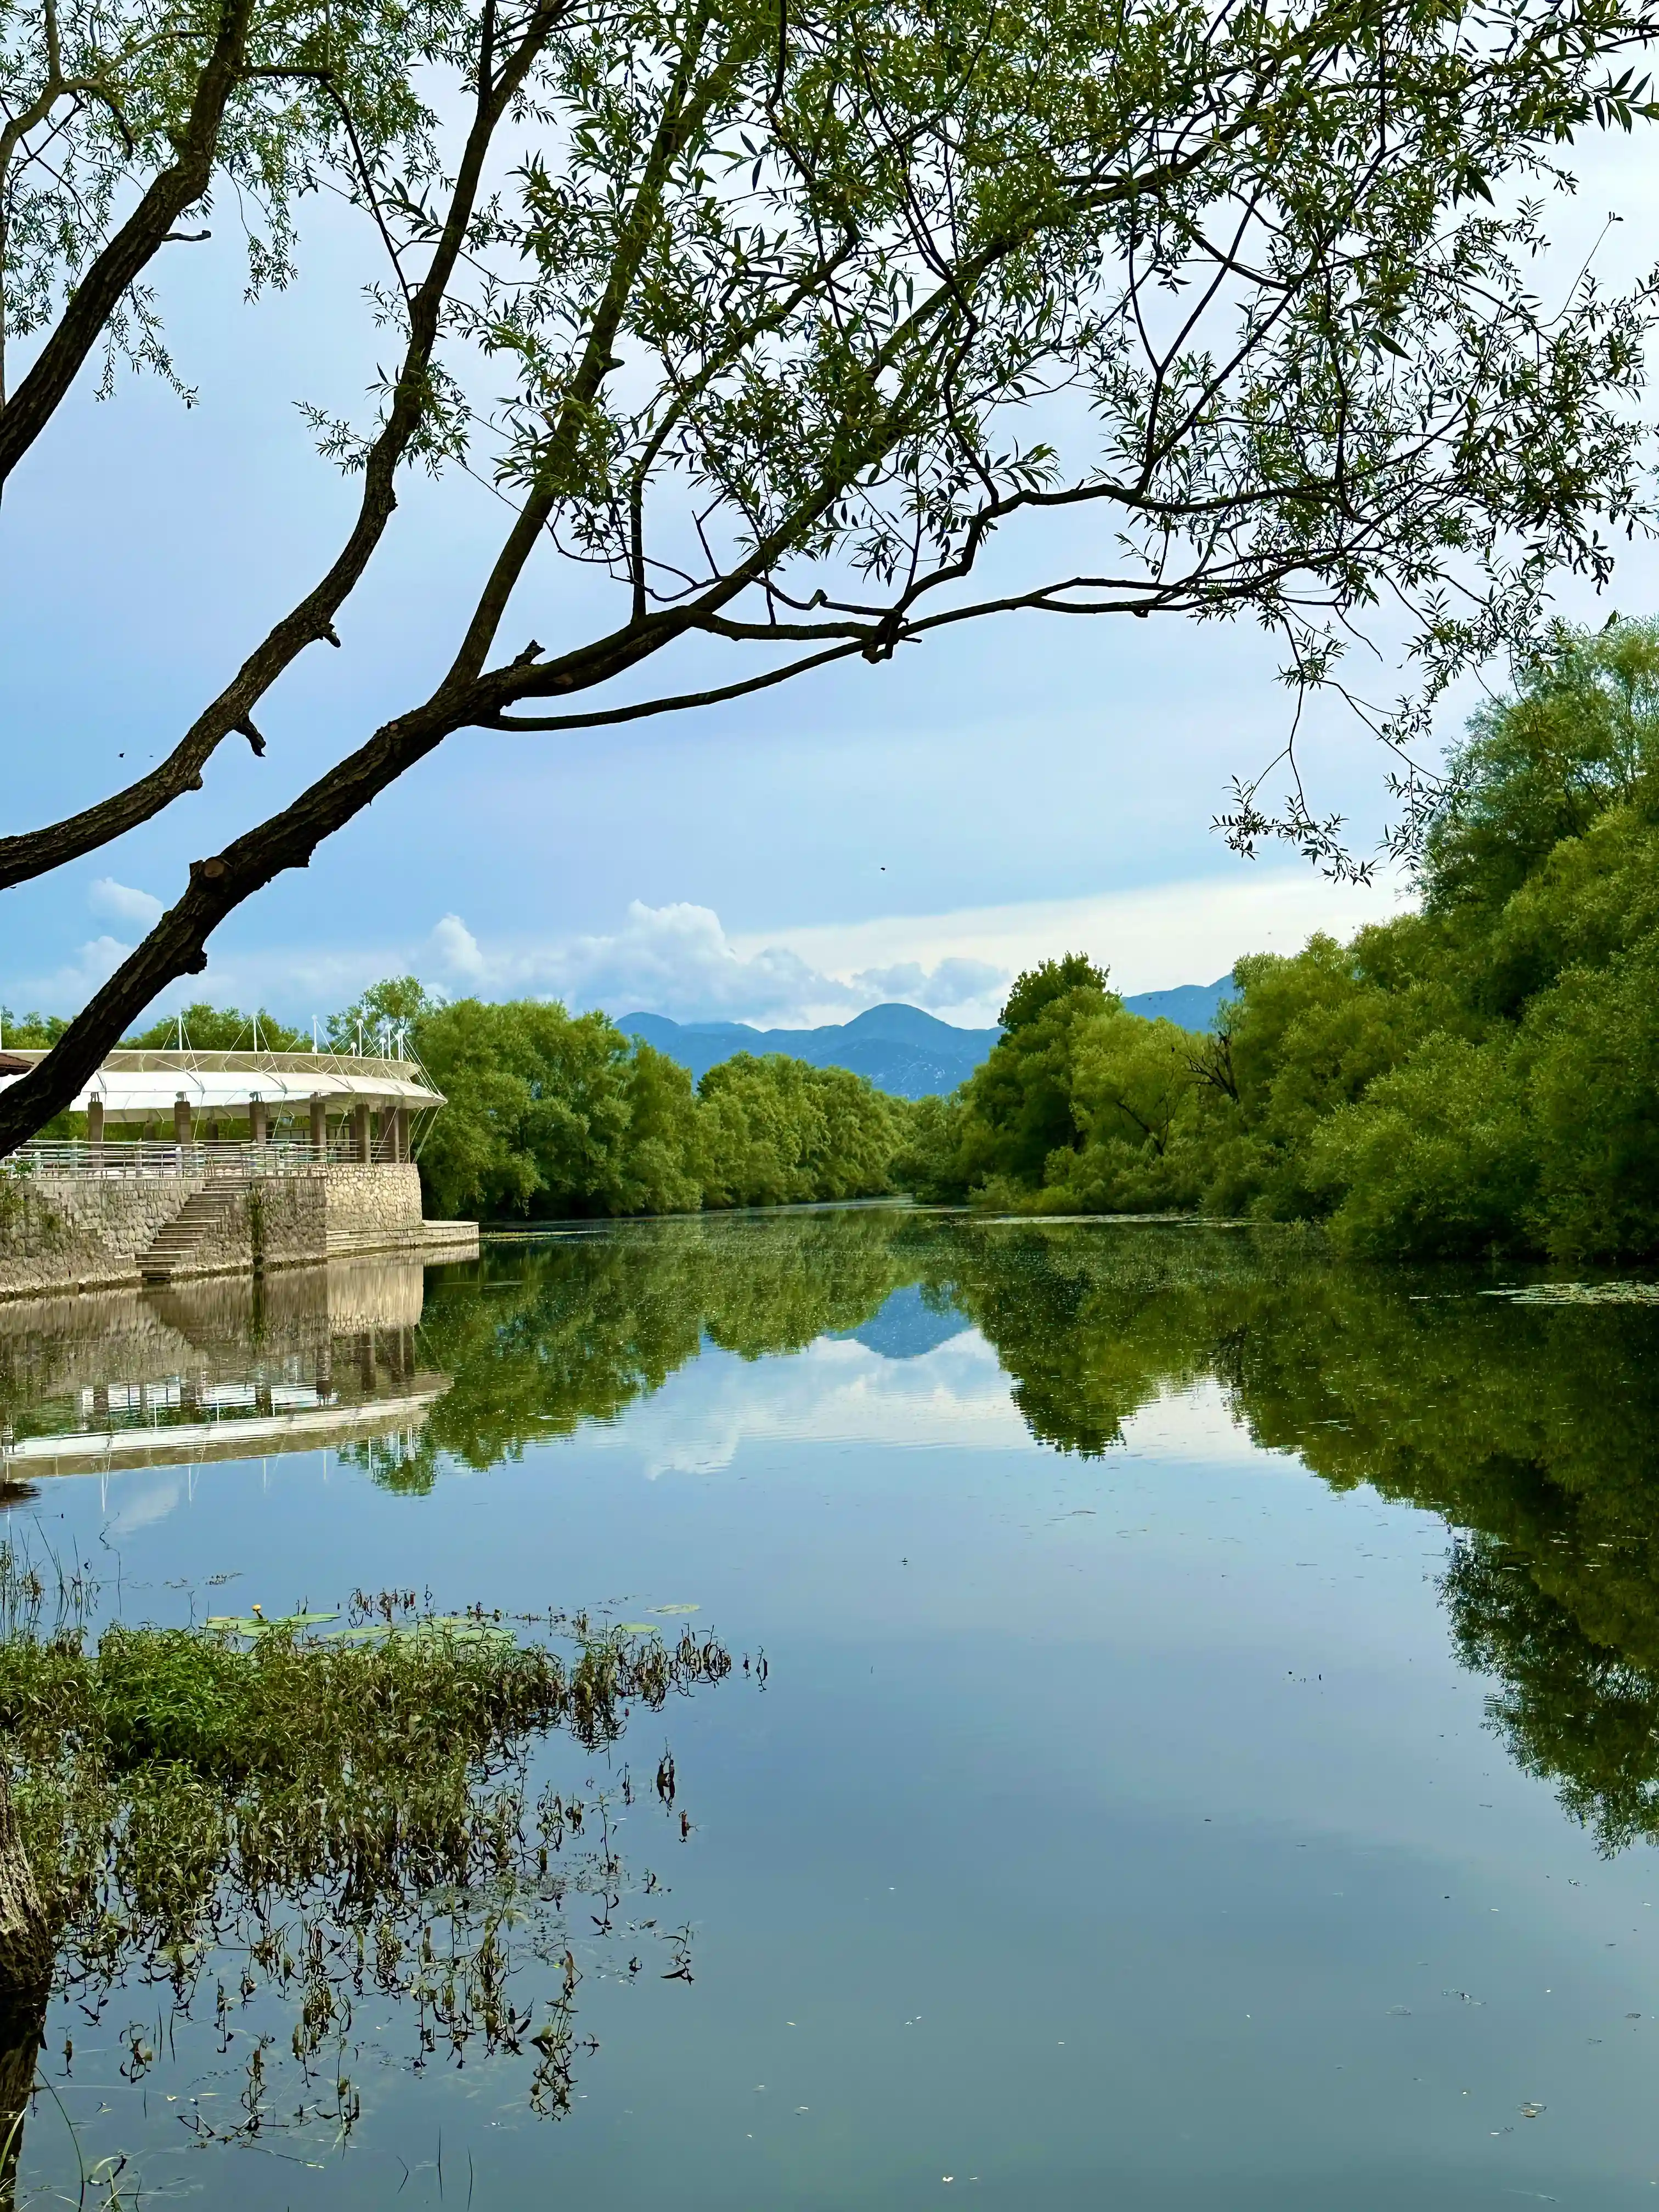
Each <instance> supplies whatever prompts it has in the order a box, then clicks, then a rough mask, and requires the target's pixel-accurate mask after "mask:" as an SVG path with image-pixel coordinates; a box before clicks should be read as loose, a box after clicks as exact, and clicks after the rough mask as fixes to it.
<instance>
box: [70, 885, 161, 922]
mask: <svg viewBox="0 0 1659 2212" xmlns="http://www.w3.org/2000/svg"><path fill="white" fill-rule="evenodd" d="M87 903H88V906H89V907H91V908H92V910H93V912H94V914H100V915H104V916H106V919H107V920H109V921H125V922H131V923H132V924H133V925H134V926H135V927H137V928H140V929H150V928H153V927H154V926H155V923H156V922H158V921H160V920H161V916H162V915H163V914H164V913H165V912H166V911H167V909H166V908H165V907H164V906H163V905H162V903H161V900H160V899H158V898H156V897H155V896H154V895H153V894H152V893H151V892H149V891H141V890H135V889H134V888H133V886H132V885H131V884H118V883H117V882H116V880H115V878H114V877H113V876H100V877H99V878H98V879H97V881H96V882H95V883H94V884H93V885H92V887H91V889H90V890H88V893H87Z"/></svg>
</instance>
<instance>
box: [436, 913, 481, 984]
mask: <svg viewBox="0 0 1659 2212" xmlns="http://www.w3.org/2000/svg"><path fill="white" fill-rule="evenodd" d="M432 949H433V951H434V952H435V955H436V956H437V961H438V965H439V967H440V969H441V970H442V972H443V973H444V974H445V975H449V976H453V977H456V978H458V979H461V980H464V981H468V982H472V981H483V978H484V977H485V975H487V974H488V972H489V963H488V962H487V961H486V960H485V958H484V957H483V951H482V949H481V947H480V946H479V944H478V940H477V938H476V937H475V936H474V935H473V934H472V932H471V930H470V929H469V928H468V927H467V926H466V924H465V922H464V921H462V920H461V917H460V916H459V915H458V914H447V915H445V916H444V918H443V920H442V921H441V922H440V923H439V924H438V926H437V927H436V928H435V930H434V931H433V933H432Z"/></svg>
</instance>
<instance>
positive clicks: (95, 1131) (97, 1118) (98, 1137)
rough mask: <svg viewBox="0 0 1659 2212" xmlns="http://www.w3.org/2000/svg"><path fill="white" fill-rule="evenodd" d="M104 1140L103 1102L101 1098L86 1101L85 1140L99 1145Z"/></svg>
mask: <svg viewBox="0 0 1659 2212" xmlns="http://www.w3.org/2000/svg"><path fill="white" fill-rule="evenodd" d="M103 1141H104V1102H103V1100H102V1099H101V1098H88V1101H87V1142H88V1144H89V1145H101V1144H102V1143H103Z"/></svg>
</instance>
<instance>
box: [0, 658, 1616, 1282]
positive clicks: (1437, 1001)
mask: <svg viewBox="0 0 1659 2212" xmlns="http://www.w3.org/2000/svg"><path fill="white" fill-rule="evenodd" d="M1417 828H1418V838H1417V846H1416V851H1417V876H1418V888H1419V891H1420V893H1421V907H1420V911H1418V912H1414V913H1410V914H1405V915H1400V916H1399V917H1398V918H1397V919H1395V920H1394V921H1389V922H1384V923H1380V924H1376V925H1373V926H1372V927H1368V928H1365V929H1362V930H1361V931H1360V932H1359V933H1358V935H1357V936H1356V937H1355V938H1354V939H1352V942H1351V943H1350V944H1348V945H1339V944H1338V943H1337V942H1336V941H1335V940H1334V939H1332V938H1330V937H1328V936H1325V935H1316V936H1315V937H1314V938H1312V939H1310V942H1309V943H1308V945H1306V946H1305V947H1304V950H1303V951H1300V952H1298V953H1297V954H1294V955H1291V956H1282V955H1279V954H1273V953H1260V954H1252V955H1248V956H1246V957H1244V958H1243V959H1241V960H1240V961H1239V962H1238V963H1237V966H1236V967H1235V969H1234V970H1233V991H1232V995H1231V998H1229V999H1226V1000H1224V1001H1223V1004H1222V1006H1221V1008H1220V1010H1219V1012H1218V1015H1217V1018H1216V1023H1215V1025H1214V1027H1213V1028H1212V1030H1210V1031H1209V1032H1207V1033H1206V1034H1203V1035H1200V1034H1197V1033H1195V1032H1194V1031H1191V1030H1184V1029H1181V1028H1178V1027H1177V1026H1176V1024H1174V1023H1172V1022H1170V1021H1167V1020H1163V1019H1150V1020H1149V1019H1147V1018H1145V1017H1144V1016H1141V1015H1139V1014H1135V1013H1132V1012H1129V1011H1128V1010H1127V1008H1126V1007H1125V1006H1124V1005H1123V1002H1122V1000H1121V998H1120V997H1119V996H1118V995H1117V994H1115V992H1113V991H1112V990H1111V988H1110V987H1109V981H1108V970H1107V969H1104V968H1103V967H1100V966H1097V965H1096V964H1095V963H1094V962H1093V961H1091V959H1089V958H1088V957H1085V955H1083V954H1081V953H1068V954H1067V955H1066V956H1065V957H1063V958H1061V959H1058V960H1049V961H1046V962H1044V963H1042V965H1041V966H1040V967H1038V968H1036V969H1030V970H1028V971H1027V972H1026V973H1025V974H1024V975H1021V976H1020V977H1019V978H1018V980H1017V981H1016V982H1015V983H1014V985H1013V987H1012V990H1011V991H1010V994H1009V996H1008V1000H1007V1003H1006V1006H1004V1007H1003V1009H1002V1012H1001V1015H1000V1021H1001V1026H1002V1030H1003V1035H1002V1036H1001V1038H1000V1041H999V1042H997V1043H996V1044H995V1045H994V1047H993V1048H992V1049H991V1052H990V1054H988V1056H987V1059H986V1060H984V1061H983V1062H982V1063H981V1066H979V1067H978V1068H977V1069H976V1070H975V1073H974V1074H973V1075H972V1076H970V1077H969V1079H968V1081H967V1082H966V1083H965V1084H963V1085H962V1086H961V1087H960V1088H959V1089H958V1090H957V1091H955V1092H954V1093H952V1094H951V1096H950V1097H927V1098H922V1099H918V1100H915V1101H910V1100H906V1099H902V1098H898V1097H893V1096H891V1095H890V1094H889V1093H886V1092H884V1091H878V1090H876V1089H875V1088H874V1087H873V1086H872V1084H871V1083H870V1082H869V1081H868V1080H867V1079H866V1078H864V1077H861V1076H858V1075H855V1074H853V1073H851V1072H849V1071H848V1070H846V1069H843V1068H838V1067H833V1066H832V1067H817V1066H811V1064H809V1063H808V1062H806V1061H805V1060H795V1059H791V1058H788V1057H787V1056H785V1055H783V1054H766V1055H764V1056H757V1055H756V1054H748V1053H742V1054H736V1055H735V1056H734V1057H732V1059H730V1060H723V1061H721V1062H720V1063H719V1064H718V1065H717V1066H714V1067H713V1068H711V1069H709V1070H708V1073H705V1074H704V1075H703V1076H702V1079H700V1080H698V1081H697V1082H696V1083H695V1084H694V1082H693V1080H692V1078H691V1076H690V1073H689V1072H688V1071H687V1070H686V1069H685V1068H684V1067H683V1066H680V1064H679V1063H678V1061H676V1060H671V1059H670V1058H669V1057H668V1056H667V1055H666V1054H664V1053H661V1052H659V1051H658V1050H656V1049H655V1048H653V1046H651V1045H650V1044H648V1043H647V1042H645V1041H644V1040H642V1039H641V1038H637V1037H632V1036H628V1035H626V1034H624V1033H623V1031H622V1030H618V1029H617V1027H616V1026H615V1025H614V1024H612V1023H611V1021H610V1019H609V1018H607V1017H606V1016H605V1015H604V1014H602V1013H597V1012H592V1013H585V1014H579V1015H571V1014H569V1013H568V1012H566V1011H565V1009H564V1008H563V1007H562V1006H558V1005H556V1004H553V1003H544V1002H541V1001H537V1000H510V1001H507V1002H502V1003H496V1004H491V1003H488V1002H485V1001H483V1000H477V999H463V1000H456V1001H453V1003H448V1004H444V1003H440V1002H438V1001H437V1000H435V999H434V998H432V997H431V996H430V995H429V994H428V993H427V992H426V990H425V989H424V988H423V987H422V985H421V984H420V982H419V981H417V980H416V978H415V977H413V976H404V977H402V978H397V979H391V980H388V981H385V982H382V983H380V984H378V985H376V986H375V987H374V988H373V989H372V990H370V991H368V993H366V994H365V995H364V996H363V998H362V1000H359V1001H358V1002H357V1003H356V1005H355V1006H350V1007H348V1008H347V1009H345V1010H344V1011H343V1012H342V1013H340V1014H337V1015H336V1016H334V1017H333V1018H331V1021H330V1023H329V1037H330V1042H331V1043H332V1044H334V1045H336V1046H337V1047H339V1048H349V1046H350V1042H351V1040H352V1039H353V1037H354V1036H362V1035H365V1034H367V1035H375V1034H379V1033H382V1032H383V1031H384V1030H385V1029H386V1025H387V1024H395V1025H397V1026H398V1028H400V1029H401V1030H403V1031H404V1033H405V1034H406V1035H407V1036H408V1037H409V1040H410V1043H411V1044H412V1046H413V1048H414V1050H415V1052H416V1054H417V1056H418V1057H419V1059H420V1060H421V1061H422V1063H423V1065H424V1066H426V1067H427V1069H428V1072H429V1073H430V1074H431V1075H432V1077H433V1079H434V1080H435V1083H436V1084H437V1085H438V1086H439V1088H440V1089H441V1090H442V1091H444V1092H445V1094H446V1096H447V1098H448V1101H449V1103H448V1104H447V1107H446V1108H445V1109H444V1110H443V1112H442V1113H441V1114H440V1115H438V1116H437V1118H436V1121H435V1125H434V1127H433V1129H432V1131H431V1133H430V1135H429V1136H428V1139H427V1141H426V1143H425V1145H424V1146H423V1148H422V1152H421V1158H420V1171H421V1178H422V1186H423V1195H424V1197H425V1200H426V1202H427V1205H428V1209H429V1210H433V1211H435V1212H438V1213H441V1214H443V1215H446V1216H453V1215H457V1214H471V1213H476V1214H477V1216H478V1217H479V1218H481V1220H483V1222H484V1223H486V1224H487V1225H507V1224H511V1223H519V1224H526V1223H531V1222H551V1221H558V1220H575V1219H591V1218H612V1217H619V1216H635V1215H652V1214H670V1213H688V1212H691V1213H695V1212H702V1211H713V1210H717V1209H726V1208H744V1207H752V1206H787V1205H801V1204H812V1203H823V1202H834V1201H838V1200H840V1201H844V1200H852V1199H861V1198H874V1197H880V1196H885V1195H896V1194H909V1195H911V1196H913V1197H915V1198H916V1199H918V1200H921V1201H923V1202H927V1203H934V1204H949V1205H963V1206H970V1207H973V1208H975V1209H976V1210H980V1211H989V1212H1001V1213H1014V1214H1023V1213H1031V1214H1040V1215H1046V1216H1054V1217H1058V1216H1065V1215H1103V1214H1132V1215H1152V1214H1158V1215H1164V1214H1177V1215H1182V1216H1187V1217H1191V1218H1206V1219H1210V1220H1217V1221H1222V1220H1239V1219H1248V1220H1254V1221H1278V1222H1301V1223H1304V1224H1313V1225H1319V1226H1320V1227H1322V1229H1323V1231H1325V1232H1326V1233H1327V1234H1328V1236H1329V1237H1330V1239H1331V1241H1332V1243H1333V1245H1334V1248H1335V1249H1337V1250H1338V1251H1339V1252H1340V1253H1342V1254H1344V1255H1349V1256H1354V1257H1364V1258H1368V1259H1383V1260H1386V1259H1437V1258H1438V1259H1451V1258H1461V1259H1473V1258H1478V1257H1481V1256H1484V1255H1523V1254H1537V1255H1544V1256H1547V1257H1548V1258H1550V1259H1552V1260H1607V1261H1614V1260H1622V1259H1631V1258H1639V1257H1642V1256H1644V1255H1651V1254H1653V1253H1655V1252H1656V1251H1659V622H1656V621H1652V620H1650V621H1643V622H1636V621H1628V620H1621V619H1620V618H1618V617H1614V618H1613V621H1612V622H1610V623H1608V624H1607V627H1606V628H1605V629H1601V630H1600V631H1596V632H1589V631H1583V630H1572V629H1566V628H1565V627H1564V628H1561V629H1558V630H1557V631H1556V632H1555V633H1554V634H1553V638H1552V640H1551V641H1550V644H1549V647H1548V648H1547V651H1546V652H1545V653H1542V654H1541V657H1540V658H1539V659H1536V660H1535V661H1534V663H1533V664H1532V665H1529V666H1528V667H1527V668H1526V669H1524V670H1522V671H1520V672H1519V674H1518V676H1517V679H1516V687H1515V690H1514V691H1513V693H1512V695H1510V696H1507V697H1504V698H1500V699H1497V700H1495V701H1493V702H1491V703H1490V704H1488V705H1487V706H1486V707H1485V708H1482V709H1481V710H1480V712H1479V713H1478V714H1476V715H1475V716H1474V718H1473V719H1472V720H1471V722H1470V724H1469V726H1468V732H1467V734H1466V737H1465V738H1464V740H1463V741H1462V743H1461V744H1458V745H1457V746H1455V747H1454V748H1453V750H1451V753H1450V755H1449V761H1448V764H1447V769H1446V771H1445V774H1444V775H1443V779H1442V781H1441V782H1440V784H1439V786H1438V788H1437V795H1436V797H1435V799H1434V800H1433V802H1432V805H1431V806H1430V807H1429V808H1428V810H1427V811H1426V812H1425V815H1424V817H1423V818H1422V819H1421V820H1420V821H1419V823H1418V825H1417ZM177 1021H178V1018H177V1017H169V1018H167V1019H165V1020H163V1021H161V1022H160V1023H158V1024H155V1026H154V1027H153V1028H152V1029H150V1030H146V1031H144V1032H143V1033H141V1035H140V1036H137V1037H136V1038H134V1039H132V1040H131V1042H136V1043H151V1044H162V1043H167V1042H171V1041H172V1039H173V1036H174V1034H175V1033H176V1029H177ZM253 1021H254V1017H252V1016H245V1015H243V1014H241V1013H239V1012H235V1011H234V1010H230V1011H226V1010H221V1009H216V1008H213V1007H211V1006H197V1007H192V1008H191V1009H190V1010H189V1012H188V1013H187V1014H186V1016H185V1023H186V1026H187V1030H188V1033H189V1037H190V1041H191V1042H192V1043H194V1044H196V1045H197V1046H198V1047H199V1048H211V1047H213V1046H216V1045H226V1046H228V1045H234V1044H235V1043H237V1042H246V1041H247V1039H248V1037H249V1036H251V1035H252V1028H253ZM63 1027H64V1024H63V1023H62V1022H61V1021H58V1020H56V1019H46V1018H42V1017H40V1016H36V1015H31V1016H26V1017H25V1018H23V1019H22V1020H21V1022H19V1021H18V1020H16V1019H15V1018H13V1017H10V1016H8V1017H7V1019H6V1035H7V1038H8V1040H9V1042H15V1043H19V1044H27V1043H40V1044H49V1043H51V1042H53V1040H54V1037H55V1036H56V1035H57V1034H59V1033H61V1030H62V1029H63ZM258 1033H259V1035H260V1036H261V1038H262V1039H263V1040H264V1041H265V1042H269V1043H270V1044H271V1045H272V1046H273V1047H275V1048H278V1049H283V1048H299V1047H301V1046H304V1045H307V1044H308V1042H309V1040H308V1039H307V1038H304V1037H302V1036H299V1035H298V1034H297V1033H295V1032H293V1031H290V1030H287V1029H285V1028H284V1026H283V1024H281V1023H280V1022H278V1021H276V1020H275V1019H274V1018H272V1017H270V1015H268V1014H265V1013H263V1012H262V1013H261V1014H260V1015H259V1016H258ZM75 1119H76V1117H72V1116H63V1117H60V1119H59V1122H58V1124H56V1125H54V1127H53V1130H52V1133H60V1134H70V1133H74V1131H73V1122H74V1121H75Z"/></svg>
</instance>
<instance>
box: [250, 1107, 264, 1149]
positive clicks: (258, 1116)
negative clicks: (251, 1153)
mask: <svg viewBox="0 0 1659 2212" xmlns="http://www.w3.org/2000/svg"><path fill="white" fill-rule="evenodd" d="M247 1133H248V1139H249V1141H250V1142H251V1143H252V1144H256V1145H263V1144H264V1141H265V1102H264V1099H263V1098H250V1099H249V1100H248V1103H247Z"/></svg>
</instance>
